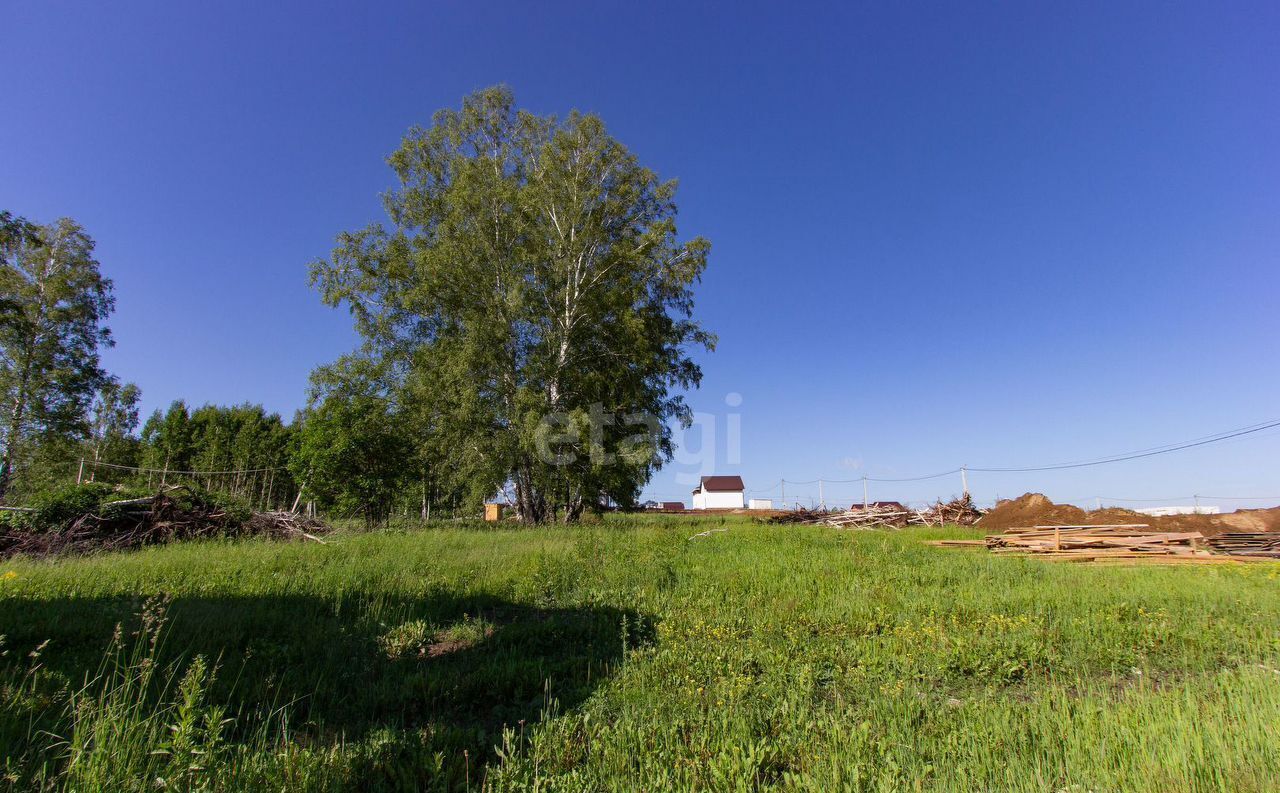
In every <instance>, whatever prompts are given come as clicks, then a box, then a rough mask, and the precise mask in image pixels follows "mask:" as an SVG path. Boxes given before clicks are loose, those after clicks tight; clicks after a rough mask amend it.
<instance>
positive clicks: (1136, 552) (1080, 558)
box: [939, 523, 1218, 564]
mask: <svg viewBox="0 0 1280 793" xmlns="http://www.w3.org/2000/svg"><path fill="white" fill-rule="evenodd" d="M1203 540H1204V535H1202V534H1201V533H1200V532H1198V531H1153V530H1152V529H1151V527H1150V526H1149V525H1147V524H1144V523H1125V524H1114V525H1110V526H1028V527H1025V528H1015V529H1009V530H1008V531H1006V532H1005V533H1003V534H993V535H990V536H988V537H987V538H986V539H985V540H983V541H981V542H982V544H983V545H985V546H986V547H987V548H988V549H989V550H990V551H991V552H992V553H1000V554H1026V555H1034V556H1036V557H1038V558H1042V559H1052V560H1057V561H1067V562H1120V563H1127V562H1133V561H1137V560H1140V561H1156V562H1162V563H1175V564H1176V563H1181V562H1203V561H1209V562H1212V561H1214V560H1216V559H1217V558H1218V557H1215V556H1214V555H1213V554H1212V553H1210V552H1209V551H1207V550H1205V549H1204V548H1203V547H1202V543H1203ZM957 542H958V541H954V540H953V541H943V542H942V543H939V544H943V543H945V544H947V545H955V544H957Z"/></svg>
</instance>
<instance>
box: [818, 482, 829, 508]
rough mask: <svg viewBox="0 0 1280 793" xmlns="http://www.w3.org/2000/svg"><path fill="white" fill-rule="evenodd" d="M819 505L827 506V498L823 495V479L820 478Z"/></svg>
mask: <svg viewBox="0 0 1280 793" xmlns="http://www.w3.org/2000/svg"><path fill="white" fill-rule="evenodd" d="M818 506H820V507H822V508H823V509H826V508H827V500H826V499H825V498H824V497H823V496H822V480H821V479H819V480H818Z"/></svg>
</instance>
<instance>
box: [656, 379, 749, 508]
mask: <svg viewBox="0 0 1280 793" xmlns="http://www.w3.org/2000/svg"><path fill="white" fill-rule="evenodd" d="M724 404H725V406H726V407H727V408H728V410H726V411H724V412H723V413H722V414H721V413H711V412H704V411H695V412H694V414H693V423H692V424H690V425H689V426H688V427H687V428H680V427H676V428H675V432H676V437H677V439H678V443H677V444H676V452H675V457H674V459H673V461H672V462H673V463H674V464H675V467H676V482H678V483H679V484H682V485H696V484H698V483H699V482H701V481H702V477H704V476H710V475H712V474H714V473H716V469H717V468H719V467H721V466H725V465H739V464H741V463H742V413H741V412H740V410H739V408H741V407H742V394H739V393H738V392H736V391H731V392H729V393H728V394H726V395H725V398H724ZM722 416H723V433H724V443H723V445H721V444H720V443H718V442H717V440H718V437H719V433H718V432H717V430H718V429H720V428H721V424H722V422H721V417H722ZM721 455H723V457H722V456H721Z"/></svg>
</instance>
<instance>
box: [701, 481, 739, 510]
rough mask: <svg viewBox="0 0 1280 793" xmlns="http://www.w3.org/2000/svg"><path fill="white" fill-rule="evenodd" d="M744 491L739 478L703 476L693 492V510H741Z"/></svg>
mask: <svg viewBox="0 0 1280 793" xmlns="http://www.w3.org/2000/svg"><path fill="white" fill-rule="evenodd" d="M745 491H746V488H745V487H744V486H743V484H742V477H740V476H704V477H702V481H701V482H699V483H698V486H697V487H696V488H695V489H694V491H693V508H694V509H742V508H743V507H745V506H746V500H745V499H744V497H743V493H744V492H745Z"/></svg>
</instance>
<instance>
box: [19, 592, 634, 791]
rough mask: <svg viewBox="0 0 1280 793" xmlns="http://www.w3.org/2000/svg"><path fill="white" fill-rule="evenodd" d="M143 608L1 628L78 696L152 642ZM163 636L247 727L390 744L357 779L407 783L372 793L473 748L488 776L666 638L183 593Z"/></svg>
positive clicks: (403, 607) (416, 779)
mask: <svg viewBox="0 0 1280 793" xmlns="http://www.w3.org/2000/svg"><path fill="white" fill-rule="evenodd" d="M142 609H143V601H142V600H141V599H140V598H131V597H120V598H106V599H75V598H70V599H50V600H27V599H0V625H2V626H3V629H2V632H3V633H5V634H6V635H7V638H6V640H5V642H6V645H7V647H9V648H11V649H12V650H14V651H17V652H15V653H14V654H13V655H12V656H11V658H13V659H14V660H13V661H11V663H13V662H16V661H17V659H19V658H23V657H24V656H25V653H26V651H27V650H28V649H30V648H31V647H34V646H36V645H38V644H39V643H40V642H43V641H45V640H49V644H48V646H47V647H46V648H45V649H44V650H43V655H42V657H41V659H40V661H41V663H43V664H44V666H45V668H47V669H49V670H52V671H55V672H58V673H61V674H62V675H65V678H66V680H67V681H68V682H69V683H70V684H71V685H73V686H75V685H78V684H80V683H81V681H83V680H85V679H86V677H88V676H92V675H93V673H94V672H95V671H96V670H97V669H98V668H99V665H100V663H101V661H102V658H103V654H104V653H105V652H106V651H107V648H108V644H109V641H110V638H111V636H112V633H113V632H114V631H115V629H116V626H117V625H118V624H119V625H122V626H123V627H124V630H125V631H126V632H129V631H133V630H137V629H138V627H139V622H140V618H139V614H140V612H141V611H142ZM162 636H163V638H162V642H161V645H160V648H159V650H158V651H157V654H158V658H157V660H158V661H160V662H161V663H169V662H174V661H178V662H181V661H183V660H185V659H190V658H192V657H193V656H195V655H197V654H200V655H204V656H206V657H207V658H209V659H210V660H213V661H216V662H217V663H218V664H219V672H218V677H217V681H216V683H215V685H214V689H213V691H212V692H211V694H212V698H213V701H216V702H222V703H225V704H226V705H227V706H228V707H229V709H230V711H231V713H232V714H237V715H238V718H237V729H240V730H242V731H243V730H244V729H248V727H247V726H246V725H252V724H254V723H255V722H256V723H258V724H261V723H262V722H261V720H262V719H263V718H265V717H266V715H267V714H269V713H272V712H273V711H276V712H277V715H276V716H275V717H274V719H275V720H276V721H277V722H278V721H279V720H280V716H281V714H283V715H285V716H286V717H287V720H288V722H289V726H290V730H291V731H292V732H293V733H294V734H296V735H297V736H298V737H299V738H300V739H301V740H304V741H305V742H308V743H315V744H318V745H332V744H334V743H336V742H337V741H338V740H339V739H341V740H343V741H346V742H351V741H359V740H360V739H362V738H366V737H368V736H370V735H371V734H374V733H376V734H377V736H378V741H379V742H381V743H382V744H384V745H386V747H387V748H386V750H385V751H384V752H383V755H384V756H382V757H380V758H378V759H377V761H376V763H374V765H377V766H378V767H376V768H375V767H370V768H367V769H363V770H360V771H357V772H356V776H357V777H359V778H360V779H361V781H362V784H366V785H367V784H369V783H370V782H371V781H373V780H375V779H378V778H383V779H384V782H389V781H392V777H394V783H393V784H390V785H387V784H374V785H370V786H373V787H388V786H390V787H395V788H402V789H408V788H413V787H418V786H423V785H424V784H425V783H427V782H430V783H431V786H439V785H440V783H441V782H443V783H444V785H445V786H448V785H450V784H451V783H455V784H456V782H457V780H458V779H460V778H461V776H462V773H463V772H464V769H462V768H461V764H462V762H463V757H462V754H463V750H467V752H468V754H469V758H468V763H469V766H470V767H469V771H470V773H471V774H475V773H476V771H477V770H478V766H480V765H482V764H483V763H484V762H486V761H487V760H489V759H492V751H493V746H494V744H496V743H499V742H500V741H501V736H502V728H503V726H504V725H508V726H511V727H516V728H517V729H518V728H519V725H520V724H521V723H522V722H523V725H524V726H525V727H528V726H530V725H532V724H534V723H536V722H537V721H538V720H539V719H540V718H541V717H542V716H543V715H544V714H545V713H546V712H547V710H548V705H549V703H550V701H551V700H554V701H555V702H556V703H557V706H558V708H559V709H560V710H561V711H564V710H567V709H572V708H574V707H575V706H577V705H578V704H580V703H581V702H582V701H583V700H584V699H586V698H587V697H588V696H589V695H590V694H591V692H592V690H594V688H595V686H597V685H598V684H599V683H601V682H603V681H604V680H605V679H607V677H608V675H609V674H610V670H611V669H612V668H613V667H614V666H615V665H616V664H617V663H619V662H620V660H621V659H622V657H623V654H624V652H625V650H626V648H628V647H637V646H642V645H645V644H648V643H651V642H652V641H653V640H654V630H653V623H652V620H651V619H650V618H648V617H646V616H645V615H642V614H639V613H637V612H634V611H630V610H624V609H617V608H611V607H582V608H535V607H532V606H527V605H523V604H517V603H512V602H509V601H506V600H503V599H501V598H496V597H489V596H483V595H480V596H473V597H454V596H452V595H449V594H439V595H434V596H429V597H425V598H421V599H405V598H390V597H386V596H381V595H370V594H364V593H358V592H357V593H349V594H346V595H344V596H342V597H337V598H320V597H307V596H293V595H287V596H278V597H273V596H255V597H249V596H186V595H184V596H176V597H174V598H172V600H170V601H169V602H168V606H167V624H166V625H165V628H164V632H163V634H162ZM387 736H391V737H390V739H389V741H388V739H387ZM388 752H389V756H387V754H388ZM441 753H442V754H443V755H444V761H443V763H444V766H445V767H444V769H443V770H442V771H440V770H437V771H434V772H430V775H431V777H432V778H431V779H426V778H422V777H421V775H422V774H426V773H428V772H427V771H426V770H424V769H423V768H421V767H420V766H422V758H431V757H435V756H436V755H438V754H441ZM370 762H373V761H370ZM383 766H386V767H383ZM442 773H443V776H444V778H443V779H441V778H440V775H441V774H442ZM472 781H474V776H473V777H472Z"/></svg>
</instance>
